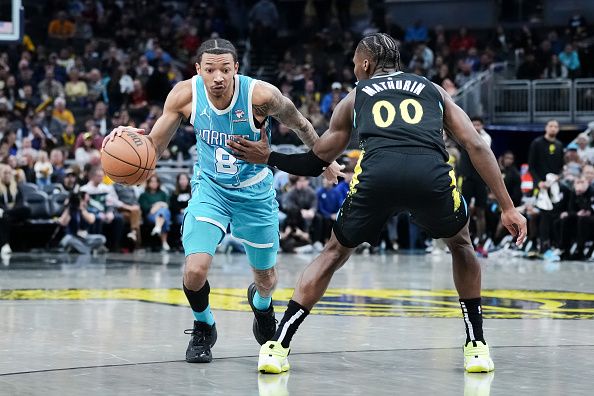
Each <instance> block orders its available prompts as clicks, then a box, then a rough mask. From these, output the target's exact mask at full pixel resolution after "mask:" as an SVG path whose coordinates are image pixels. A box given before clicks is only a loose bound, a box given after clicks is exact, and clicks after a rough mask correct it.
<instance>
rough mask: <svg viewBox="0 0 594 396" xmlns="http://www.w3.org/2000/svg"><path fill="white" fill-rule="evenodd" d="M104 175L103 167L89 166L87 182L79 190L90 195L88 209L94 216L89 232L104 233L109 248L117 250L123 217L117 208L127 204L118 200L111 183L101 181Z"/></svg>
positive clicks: (121, 235) (121, 232)
mask: <svg viewBox="0 0 594 396" xmlns="http://www.w3.org/2000/svg"><path fill="white" fill-rule="evenodd" d="M104 177H105V174H104V173H103V169H101V168H100V167H93V168H91V170H90V172H89V182H88V183H87V184H85V185H84V186H82V187H81V188H80V191H83V192H86V193H88V194H89V195H90V197H91V199H90V201H89V211H90V212H91V213H93V214H94V215H95V216H96V220H95V223H94V224H93V226H92V227H91V229H90V230H89V232H92V233H94V234H103V235H105V236H106V237H107V241H108V244H109V246H110V250H111V251H113V252H118V251H119V250H120V244H121V242H122V237H123V235H124V219H123V217H122V215H121V214H120V213H119V212H118V211H117V208H122V207H123V208H126V207H127V205H125V204H124V203H123V202H122V201H120V200H119V198H118V195H117V194H116V192H115V190H114V188H113V186H112V185H107V184H105V183H103V178H104Z"/></svg>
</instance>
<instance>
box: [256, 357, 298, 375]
mask: <svg viewBox="0 0 594 396" xmlns="http://www.w3.org/2000/svg"><path fill="white" fill-rule="evenodd" d="M264 360H265V361H264V362H263V363H258V371H259V372H261V373H265V374H280V373H284V372H285V371H289V369H290V368H291V366H290V365H289V364H288V363H287V365H286V366H282V367H281V366H279V365H278V364H277V362H276V361H275V360H273V359H269V358H268V356H266V357H265V358H264Z"/></svg>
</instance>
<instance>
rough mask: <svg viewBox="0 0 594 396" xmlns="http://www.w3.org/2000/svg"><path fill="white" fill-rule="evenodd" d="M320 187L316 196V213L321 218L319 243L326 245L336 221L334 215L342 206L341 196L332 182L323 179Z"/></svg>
mask: <svg viewBox="0 0 594 396" xmlns="http://www.w3.org/2000/svg"><path fill="white" fill-rule="evenodd" d="M322 183H323V185H322V187H319V188H318V190H317V192H316V195H317V198H318V213H319V214H320V216H321V218H322V224H321V235H320V236H321V238H320V242H322V243H324V244H325V243H326V242H327V241H328V240H329V239H330V233H331V232H332V226H333V225H334V221H335V220H336V214H337V213H338V210H339V209H340V205H342V201H343V197H342V194H341V193H340V192H339V191H338V190H336V189H335V188H334V185H333V183H332V182H330V181H328V180H326V179H323V180H322Z"/></svg>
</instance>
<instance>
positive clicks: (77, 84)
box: [64, 69, 89, 104]
mask: <svg viewBox="0 0 594 396" xmlns="http://www.w3.org/2000/svg"><path fill="white" fill-rule="evenodd" d="M68 77H69V81H68V82H67V83H66V86H65V88H64V90H65V93H66V98H68V100H69V101H71V102H75V103H79V104H84V103H85V100H86V99H87V95H88V94H89V91H88V89H87V84H86V83H85V82H84V81H82V80H80V72H79V71H78V69H72V70H70V73H69V74H68Z"/></svg>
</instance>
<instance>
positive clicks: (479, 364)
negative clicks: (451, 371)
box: [464, 359, 495, 373]
mask: <svg viewBox="0 0 594 396" xmlns="http://www.w3.org/2000/svg"><path fill="white" fill-rule="evenodd" d="M464 370H466V372H467V373H488V372H491V371H493V370H495V365H494V364H493V362H489V361H487V360H484V359H473V361H472V362H470V363H468V364H466V365H465V367H464Z"/></svg>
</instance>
